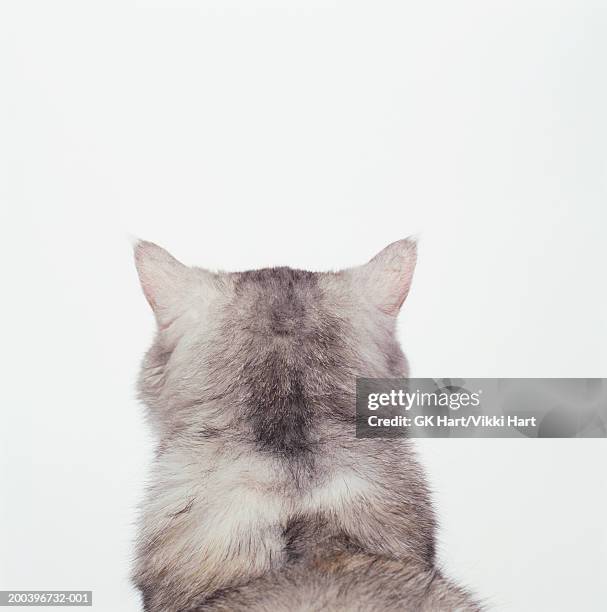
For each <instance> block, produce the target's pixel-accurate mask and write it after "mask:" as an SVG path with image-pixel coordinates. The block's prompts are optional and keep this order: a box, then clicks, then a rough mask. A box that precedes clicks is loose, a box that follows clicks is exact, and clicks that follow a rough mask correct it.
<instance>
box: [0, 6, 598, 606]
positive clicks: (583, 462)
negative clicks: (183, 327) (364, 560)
mask: <svg viewBox="0 0 607 612" xmlns="http://www.w3.org/2000/svg"><path fill="white" fill-rule="evenodd" d="M0 24H1V25H0V29H1V34H2V43H1V45H2V46H1V48H0V62H1V82H0V87H1V89H2V91H1V95H0V107H1V110H2V113H1V116H0V122H1V123H0V128H1V132H0V133H1V137H0V138H1V140H0V155H1V156H2V160H1V162H2V163H1V172H2V173H1V175H0V190H1V193H0V205H1V210H2V213H1V215H2V217H1V219H0V224H1V229H0V232H1V235H0V251H1V253H0V256H1V258H0V261H1V262H2V263H1V265H2V270H1V276H0V279H1V294H0V295H1V299H0V308H1V310H2V312H1V315H0V322H1V329H2V335H1V337H2V350H1V352H0V359H1V364H0V367H1V372H2V386H1V394H0V398H1V410H2V421H1V434H0V435H1V437H0V443H1V451H0V461H1V476H0V513H1V514H0V588H2V589H9V588H11V589H93V590H94V598H95V609H97V610H102V611H104V612H105V611H107V612H121V611H134V610H138V609H139V603H138V596H137V594H136V593H135V592H134V591H133V590H132V589H131V588H130V586H129V582H128V573H129V563H130V555H131V550H132V547H131V542H132V538H133V523H134V520H135V517H136V511H135V507H136V504H137V500H138V499H139V498H140V496H141V492H142V487H143V482H144V479H145V473H146V472H145V470H146V466H147V464H148V462H149V459H150V455H151V442H150V439H149V437H148V433H147V432H146V429H145V426H144V423H143V419H142V408H141V406H139V405H138V403H137V402H136V400H135V397H134V395H135V394H134V381H135V377H136V373H137V368H138V363H139V360H140V358H141V356H142V354H143V351H144V350H145V349H146V347H147V345H148V343H149V341H150V339H151V336H152V331H153V320H152V315H151V313H150V312H149V310H148V306H147V304H146V303H145V300H144V298H143V297H142V296H141V294H140V290H139V287H138V282H137V278H136V274H135V270H134V267H133V264H132V260H131V252H130V245H129V242H128V240H127V234H128V233H132V234H136V235H139V236H141V237H144V238H146V239H150V240H154V241H156V242H159V243H160V244H162V245H164V246H166V247H167V248H169V249H170V250H172V251H173V252H174V254H175V255H176V256H178V257H179V258H181V259H182V260H183V261H184V262H186V263H190V264H199V265H203V266H208V267H211V268H224V269H229V270H237V269H246V268H254V267H259V266H265V265H273V264H286V265H291V266H294V267H303V268H310V269H328V268H331V269H334V268H338V267H341V266H350V265H354V264H358V263H362V262H364V261H365V260H367V259H368V258H369V257H371V256H372V255H373V254H375V252H376V251H379V250H380V249H381V248H382V247H383V246H385V245H386V244H388V243H389V242H391V241H393V240H395V239H398V238H401V237H404V236H406V235H408V234H411V233H420V234H421V253H420V259H419V266H418V270H417V275H416V279H415V282H414V286H413V290H412V292H411V294H410V298H409V300H408V302H407V304H406V306H405V308H404V311H403V314H402V320H401V323H402V328H401V329H402V339H403V343H404V346H405V350H406V352H407V354H408V355H409V358H410V361H411V365H412V374H413V375H416V376H433V377H438V376H463V377H482V376H500V377H508V376H525V377H534V376H543V377H559V376H567V377H586V376H589V377H592V376H596V377H601V376H602V377H607V324H606V321H607V317H606V299H605V298H606V289H605V264H606V263H607V249H606V247H605V238H604V236H605V230H606V229H607V213H606V209H605V207H606V202H607V198H606V195H607V179H606V169H607V155H606V149H607V145H606V143H607V119H606V112H605V109H607V87H606V77H605V75H606V72H607V71H606V60H607V42H606V41H607V37H606V36H605V32H606V31H607V8H606V5H605V3H604V2H600V1H597V2H590V1H581V0H575V1H574V0H572V1H570V2H557V1H550V2H534V1H529V0H524V1H516V2H514V1H512V2H488V1H486V0H479V1H477V2H469V1H467V2H466V1H463V2H451V1H446V2H437V1H426V2H403V1H399V2H376V1H373V2H371V1H367V2H353V1H352V0H350V1H348V2H330V1H328V0H324V1H322V2H313V1H311V0H307V1H305V2H294V1H287V0H282V1H276V2H260V1H251V0H249V1H246V2H242V3H235V2H177V1H174V0H173V1H170V2H169V1H166V2H131V1H126V0H120V1H119V2H110V1H108V0H105V1H103V2H85V1H82V0H79V1H75V2H71V3H68V2H38V3H35V2H28V1H24V0H12V1H6V2H3V3H2V6H1V8H0ZM606 446H607V445H606V442H605V440H522V441H521V440H499V441H498V440H480V441H474V440H468V441H461V440H452V441H445V440H435V441H433V442H432V443H428V444H425V445H424V447H423V449H422V451H423V453H422V454H423V458H424V461H425V463H426V465H427V467H428V470H429V475H430V478H431V482H432V486H433V488H434V489H435V491H436V501H437V509H438V513H439V515H440V518H441V523H442V529H441V531H440V541H441V559H442V562H443V564H444V566H445V567H446V569H447V571H448V572H449V573H450V574H451V575H453V576H456V577H458V578H460V579H461V580H462V581H464V582H465V583H466V584H469V585H470V586H471V587H472V588H473V589H474V590H475V591H476V592H477V593H478V594H480V595H481V596H482V597H483V598H485V599H486V601H487V602H488V603H489V605H490V608H491V609H494V610H513V611H529V612H531V611H533V612H536V611H538V610H549V611H558V610H562V611H570V610H573V609H575V610H597V611H598V610H605V609H606V607H607V595H606V593H605V585H604V580H605V575H606V572H607V567H606V565H607V563H606V559H607V553H606V548H607V547H606V533H605V525H606V522H605V516H607V501H606V494H605V490H606V477H605V460H606V459H607V453H606V450H605V449H606Z"/></svg>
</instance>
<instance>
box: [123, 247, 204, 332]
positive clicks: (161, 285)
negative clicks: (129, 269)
mask: <svg viewBox="0 0 607 612" xmlns="http://www.w3.org/2000/svg"><path fill="white" fill-rule="evenodd" d="M134 252H135V265H136V267H137V273H138V274H139V280H140V282H141V288H142V289H143V293H144V295H145V297H146V299H147V301H148V303H149V304H150V306H151V307H152V310H153V311H154V314H155V315H156V321H157V322H158V326H159V328H160V329H166V328H167V327H168V326H169V325H171V323H172V322H173V321H175V320H176V319H178V318H179V317H180V316H181V315H182V314H183V313H184V311H185V310H186V309H187V307H188V306H187V304H188V296H189V295H190V294H191V292H192V290H193V287H194V286H195V285H196V278H195V273H194V270H192V268H188V267H187V266H184V265H183V264H182V263H181V262H179V261H177V260H176V259H175V258H174V257H173V256H172V255H171V254H170V253H169V252H168V251H165V250H164V249H163V248H162V247H159V246H158V245H156V244H154V243H153V242H147V241H145V240H139V241H137V242H136V243H135V244H134Z"/></svg>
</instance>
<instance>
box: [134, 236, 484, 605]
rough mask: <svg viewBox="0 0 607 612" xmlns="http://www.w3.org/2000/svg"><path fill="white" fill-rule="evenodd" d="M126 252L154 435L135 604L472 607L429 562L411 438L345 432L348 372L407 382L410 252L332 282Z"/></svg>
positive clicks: (386, 254) (400, 249)
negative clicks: (131, 260)
mask: <svg viewBox="0 0 607 612" xmlns="http://www.w3.org/2000/svg"><path fill="white" fill-rule="evenodd" d="M135 254H136V262H137V268H138V271H139V275H140V278H141V283H142V286H143V290H144V293H145V294H146V297H147V298H148V301H149V302H150V304H151V306H152V308H153V310H154V313H155V315H156V318H157V321H158V333H157V336H156V339H155V342H154V344H153V346H152V348H151V349H150V350H149V351H148V353H147V355H146V357H145V360H144V363H143V367H142V371H141V376H140V381H139V388H140V396H141V398H142V399H143V401H144V402H145V403H146V404H147V406H148V409H149V411H148V415H149V418H150V421H151V424H152V426H153V428H154V430H155V432H156V434H157V437H158V450H157V456H156V459H155V462H154V466H153V474H152V482H151V484H150V486H149V489H148V493H147V497H146V501H145V503H144V505H143V508H142V515H141V521H140V529H139V538H138V543H137V552H136V564H135V568H134V573H133V580H134V583H135V584H136V585H137V586H138V587H139V589H140V590H141V593H142V597H143V603H144V609H145V610H146V612H177V611H190V612H195V611H197V612H203V611H217V612H220V611H226V612H227V611H235V612H236V611H238V610H243V611H244V610H252V611H259V612H262V611H263V612H265V611H267V612H274V611H287V610H288V611H290V610H298V611H302V612H303V611H304V610H305V611H312V610H330V611H338V610H344V611H345V610H348V611H357V610H361V611H363V610H369V611H374V610H378V611H379V610H466V611H468V610H479V609H480V608H479V607H478V606H477V604H476V603H474V602H473V601H472V599H471V598H470V597H469V595H467V594H466V592H465V591H463V590H462V589H461V588H459V587H457V586H455V585H453V584H452V583H450V582H449V581H448V580H446V579H445V578H444V577H443V576H442V575H441V573H440V572H439V571H438V570H437V569H436V567H435V558H434V546H435V544H434V531H435V519H434V514H433V511H432V507H431V503H430V499H429V495H428V490H427V487H426V484H425V479H424V476H423V472H422V470H421V468H420V467H419V465H418V463H417V462H416V460H415V457H414V455H413V451H412V448H411V443H410V442H409V441H407V440H363V439H360V440H359V439H356V438H355V436H354V423H355V421H354V417H355V414H354V406H355V397H354V393H355V377H356V376H376V377H398V376H406V375H407V374H408V367H407V362H406V360H405V357H404V355H403V353H402V351H401V349H400V347H399V345H398V342H397V340H396V335H395V324H396V314H397V313H398V309H399V308H400V305H401V304H402V302H403V300H404V299H405V297H406V294H407V291H408V288H409V285H410V281H411V276H412V273H413V267H414V263H415V246H414V244H413V243H412V242H411V241H400V242H398V243H395V244H393V245H391V246H390V247H387V249H385V250H384V251H382V253H380V255H378V256H377V257H376V258H374V259H373V260H372V261H371V262H370V263H369V264H367V265H366V266H361V267H359V268H353V269H351V270H345V271H342V272H337V273H312V272H304V271H300V270H292V269H290V268H271V269H264V270H256V271H251V272H241V273H218V274H212V273H210V272H208V271H205V270H201V269H197V268H187V267H186V266H183V265H182V264H180V263H179V262H178V261H177V260H175V259H173V258H172V257H171V256H170V255H169V254H168V253H166V251H163V250H162V249H160V247H157V246H156V245H153V244H151V243H147V242H142V243H139V244H138V245H137V246H136V251H135Z"/></svg>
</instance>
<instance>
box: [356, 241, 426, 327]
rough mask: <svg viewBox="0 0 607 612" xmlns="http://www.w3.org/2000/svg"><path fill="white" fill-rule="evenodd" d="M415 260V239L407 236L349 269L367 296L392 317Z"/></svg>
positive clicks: (404, 297)
mask: <svg viewBox="0 0 607 612" xmlns="http://www.w3.org/2000/svg"><path fill="white" fill-rule="evenodd" d="M416 261H417V241H416V239H415V238H413V237H409V238H405V239H403V240H398V241H396V242H393V243H392V244H390V245H388V246H387V247H386V248H385V249H383V250H382V251H380V252H379V253H378V254H377V255H376V256H375V257H374V258H373V259H372V260H371V261H370V262H369V263H367V264H365V265H364V266H360V267H358V268H354V269H353V270H352V272H353V273H354V274H355V276H356V280H357V284H358V285H359V287H360V290H362V291H364V293H365V295H366V297H367V299H368V300H369V301H371V302H372V303H375V305H376V306H377V307H378V308H379V309H380V310H381V311H382V312H385V313H386V314H388V315H391V316H396V315H397V314H398V312H399V310H400V308H401V306H402V305H403V302H404V301H405V299H406V297H407V295H408V293H409V289H410V287H411V281H412V280H413V272H414V270H415V263H416Z"/></svg>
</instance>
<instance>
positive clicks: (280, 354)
mask: <svg viewBox="0 0 607 612" xmlns="http://www.w3.org/2000/svg"><path fill="white" fill-rule="evenodd" d="M235 293H236V298H235V299H236V301H237V302H238V301H239V300H240V301H241V302H242V303H244V304H249V307H248V308H249V309H248V310H245V311H244V312H242V310H241V311H240V316H241V317H243V319H244V320H243V321H242V323H243V325H242V327H244V328H245V329H246V330H248V332H249V334H250V335H249V342H248V343H247V349H248V350H247V351H245V354H244V355H242V357H244V360H245V366H244V368H243V372H244V376H243V380H242V382H243V386H244V391H245V405H246V409H247V410H246V413H247V414H246V417H247V422H248V423H249V424H250V426H251V428H252V431H253V435H254V437H255V441H256V443H257V445H258V447H259V449H260V450H262V451H264V452H271V453H275V454H277V455H279V456H280V457H282V458H284V459H288V460H291V459H299V460H301V459H302V458H303V457H304V456H307V457H308V458H311V454H312V452H313V451H314V450H315V447H316V438H317V437H316V435H315V431H314V411H315V410H317V408H318V403H319V396H321V395H323V394H328V393H331V391H332V390H331V389H329V388H327V389H326V390H323V392H320V389H318V386H317V388H316V389H315V386H314V384H310V379H311V378H312V377H311V376H310V369H311V368H317V369H319V368H321V367H324V368H326V367H327V365H330V363H333V362H334V360H335V357H336V354H338V351H339V344H340V343H339V335H340V330H339V321H338V320H336V319H335V318H331V317H330V315H329V314H328V313H327V312H325V311H324V309H323V307H322V300H323V295H322V292H321V291H320V289H319V286H318V282H317V277H316V275H315V274H314V273H312V272H305V271H302V270H292V269H290V268H271V269H263V270H255V271H251V272H243V273H240V274H239V275H238V279H237V282H236V292H235ZM229 318H230V319H232V317H229ZM232 320H233V319H232Z"/></svg>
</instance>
